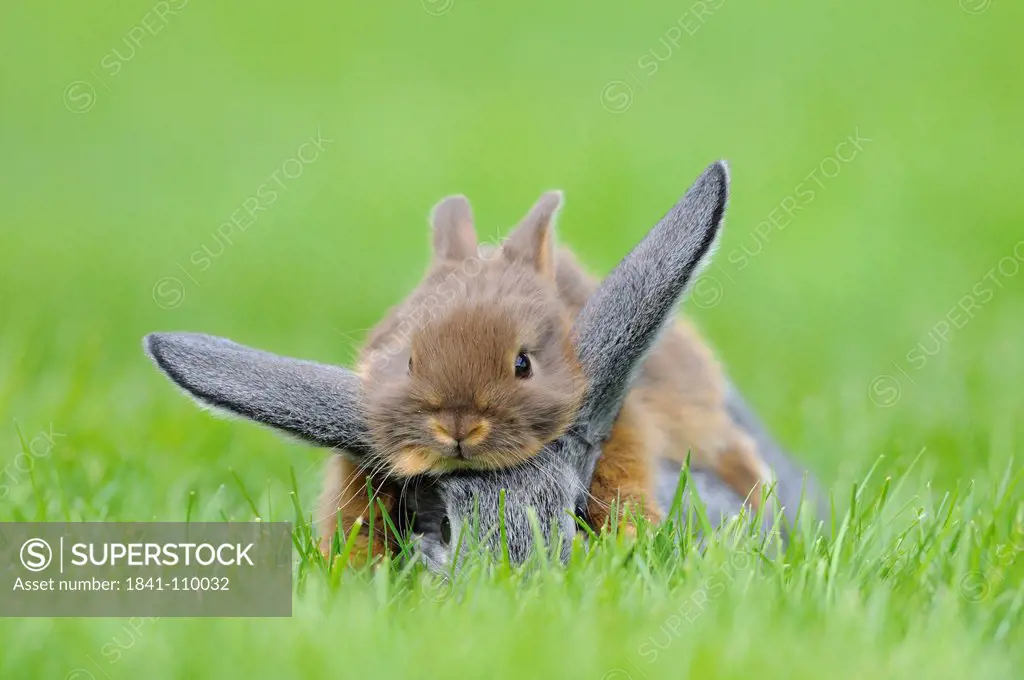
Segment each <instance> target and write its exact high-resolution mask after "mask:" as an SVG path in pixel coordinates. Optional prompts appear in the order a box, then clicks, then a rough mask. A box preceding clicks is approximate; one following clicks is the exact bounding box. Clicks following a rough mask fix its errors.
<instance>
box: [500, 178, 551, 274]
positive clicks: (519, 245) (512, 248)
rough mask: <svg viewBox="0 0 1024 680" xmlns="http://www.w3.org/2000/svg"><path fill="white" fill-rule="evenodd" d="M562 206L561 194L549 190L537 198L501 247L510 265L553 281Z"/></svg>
mask: <svg viewBox="0 0 1024 680" xmlns="http://www.w3.org/2000/svg"><path fill="white" fill-rule="evenodd" d="M561 207H562V192H561V191H549V192H547V193H545V194H544V195H542V196H541V197H540V198H539V199H537V202H536V203H534V204H533V207H532V208H530V212H528V213H527V214H526V217H524V218H523V220H522V222H520V223H519V225H518V226H516V228H515V229H513V230H512V233H511V234H509V236H508V239H507V240H506V241H505V243H504V244H503V245H502V247H501V250H502V252H503V253H504V255H505V258H506V259H507V260H509V261H510V262H523V263H525V264H527V265H529V266H531V267H533V268H534V269H536V270H537V272H539V273H540V274H542V275H543V276H546V277H548V278H550V279H552V280H553V279H554V278H555V244H554V240H555V215H556V214H557V213H558V210H559V208H561Z"/></svg>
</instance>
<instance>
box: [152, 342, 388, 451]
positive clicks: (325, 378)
mask: <svg viewBox="0 0 1024 680" xmlns="http://www.w3.org/2000/svg"><path fill="white" fill-rule="evenodd" d="M143 346H144V347H145V350H146V353H147V354H148V355H149V357H150V358H151V359H152V360H153V362H154V363H155V364H156V365H157V367H159V368H160V370H162V371H163V372H164V373H165V374H167V377H168V378H170V379H171V380H172V381H173V382H174V383H175V384H176V385H178V386H179V387H181V388H182V389H183V390H185V391H186V392H187V393H188V394H189V395H191V396H192V397H194V398H195V399H196V400H197V401H199V403H200V404H202V405H204V406H209V407H212V408H215V409H218V410H224V411H227V412H228V413H231V414H234V415H238V416H242V417H244V418H248V419H249V420H254V421H256V422H257V423H262V424H264V425H269V426H271V427H274V428H277V429H279V430H283V431H285V432H287V433H289V434H292V435H295V436H297V437H299V438H300V439H303V440H305V441H308V442H311V443H313V444H317V445H319V446H326V447H331V448H337V449H343V450H345V451H346V452H347V453H349V454H350V455H351V456H353V457H356V458H358V457H360V456H363V455H365V454H367V453H369V450H370V449H369V446H368V445H367V429H366V424H365V422H364V418H363V415H362V413H361V411H360V409H359V404H360V403H361V400H360V399H359V398H358V394H359V379H358V377H357V376H356V375H355V374H354V373H352V372H351V371H349V370H348V369H345V368H341V367H339V366H328V365H326V364H318V363H315V362H312V361H303V360H301V359H290V358H287V357H282V356H278V355H276V354H271V353H270V352H263V351H260V350H256V349H252V348H250V347H246V346H244V345H239V344H238V343H235V342H232V341H230V340H226V339H224V338H217V337H214V336H211V335H202V334H199V333H151V334H150V335H147V336H146V337H145V338H144V339H143Z"/></svg>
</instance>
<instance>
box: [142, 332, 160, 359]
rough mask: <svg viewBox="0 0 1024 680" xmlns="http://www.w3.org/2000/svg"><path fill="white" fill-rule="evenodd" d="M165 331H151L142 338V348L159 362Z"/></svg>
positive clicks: (147, 354)
mask: <svg viewBox="0 0 1024 680" xmlns="http://www.w3.org/2000/svg"><path fill="white" fill-rule="evenodd" d="M163 335H164V334H163V333H149V334H147V335H145V336H144V337H143V338H142V350H143V351H144V352H145V353H146V356H148V357H149V358H150V359H152V360H153V361H156V362H157V363H159V359H158V355H159V354H160V345H161V344H162V340H163Z"/></svg>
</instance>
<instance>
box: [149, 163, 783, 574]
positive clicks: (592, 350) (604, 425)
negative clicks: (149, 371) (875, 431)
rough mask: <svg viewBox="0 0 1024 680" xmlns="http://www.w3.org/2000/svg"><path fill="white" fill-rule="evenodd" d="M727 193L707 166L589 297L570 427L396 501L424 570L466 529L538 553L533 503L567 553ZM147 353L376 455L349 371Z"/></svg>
mask: <svg viewBox="0 0 1024 680" xmlns="http://www.w3.org/2000/svg"><path fill="white" fill-rule="evenodd" d="M727 194H728V172H727V169H726V166H725V165H724V163H715V164H713V165H711V166H709V167H708V168H707V169H706V170H705V172H704V173H703V174H702V175H701V177H700V178H699V179H698V180H697V181H696V183H695V184H694V185H693V186H692V187H691V188H690V190H689V191H688V192H687V193H686V195H685V196H684V197H683V198H682V200H681V201H680V202H679V203H678V204H677V205H676V206H674V207H673V208H672V209H671V210H670V211H669V212H668V213H667V214H666V215H665V217H664V218H662V220H661V221H660V222H659V223H658V224H657V225H656V226H655V227H654V228H653V229H652V230H651V232H650V233H649V234H648V235H647V236H646V237H645V238H644V240H643V241H642V242H641V243H640V244H638V245H637V246H636V248H634V249H633V251H632V252H630V253H629V255H627V256H626V258H624V259H623V261H622V262H621V263H620V264H619V266H618V267H617V268H616V269H615V270H614V271H613V272H612V273H611V274H609V275H608V277H606V278H605V280H604V281H603V282H602V283H601V285H600V286H599V287H598V289H597V291H596V292H595V293H594V294H593V296H592V297H591V298H590V299H589V300H588V301H587V303H586V305H585V306H584V308H583V310H582V311H581V312H580V314H579V316H578V318H577V319H576V322H575V326H574V329H573V337H574V338H575V345H576V350H577V354H578V357H579V362H580V365H581V367H582V369H583V374H584V376H585V378H586V380H587V386H586V391H585V394H584V396H583V399H582V401H581V406H580V408H579V410H578V412H577V414H576V416H575V418H574V419H573V421H572V424H571V425H570V426H569V428H568V430H567V431H566V432H565V433H564V434H563V435H562V436H561V437H559V438H558V439H556V440H555V441H554V442H552V443H550V444H548V445H547V446H546V447H544V449H543V450H542V451H541V452H540V453H539V454H538V455H537V456H536V457H534V458H533V459H531V460H529V461H526V462H524V463H522V464H520V465H517V466H514V467H510V468H505V469H500V470H488V471H475V470H472V471H471V470H467V471H456V472H452V473H450V474H446V475H441V476H436V477H420V478H416V479H414V480H413V483H412V484H411V485H410V486H409V487H408V491H407V492H406V493H405V494H404V495H403V496H402V497H401V498H400V499H399V503H398V506H397V511H398V512H397V515H398V517H397V522H398V524H399V526H400V527H401V528H403V529H405V528H411V529H412V530H413V531H414V533H415V534H416V535H417V537H418V541H419V545H420V546H421V549H422V553H423V555H424V557H425V559H426V562H427V564H428V565H429V566H430V567H431V568H433V569H435V570H444V569H450V568H451V567H453V566H457V564H458V559H457V558H456V555H455V552H456V547H457V546H458V545H460V540H459V537H460V536H463V535H467V534H468V533H469V531H470V526H471V522H474V523H476V524H475V526H479V527H481V528H483V530H484V531H483V534H484V535H483V538H484V540H485V542H486V543H487V544H488V546H489V547H491V548H499V547H501V546H500V544H501V541H502V539H504V542H505V547H506V549H507V551H508V555H509V558H510V560H511V561H512V562H514V563H521V562H523V561H525V560H526V559H527V557H528V556H529V555H530V553H531V551H532V550H533V549H534V536H535V531H534V526H535V525H534V524H533V523H532V522H531V520H530V518H529V511H528V509H530V508H532V511H533V512H534V513H535V515H536V519H537V520H538V525H539V526H540V527H541V528H542V531H549V530H554V533H553V534H551V535H549V537H548V538H549V540H558V541H559V543H560V545H561V556H562V557H563V559H564V558H566V557H567V556H568V554H569V547H570V543H571V539H572V537H573V536H574V535H575V533H576V530H577V527H576V522H575V520H574V518H573V517H572V513H573V512H574V511H576V510H578V509H579V508H582V507H586V500H587V489H588V488H589V483H590V479H591V477H592V475H593V472H594V467H595V463H596V461H597V459H598V458H599V457H600V454H601V446H602V443H603V442H604V441H605V440H606V439H607V438H608V436H609V432H610V430H611V428H612V425H613V423H614V421H615V418H616V416H617V414H618V412H619V409H620V407H621V405H622V403H623V399H624V397H625V394H626V392H627V391H628V389H629V387H630V385H631V383H632V380H633V377H634V375H635V374H636V371H637V367H638V365H639V364H640V362H641V361H642V360H643V358H644V357H645V356H646V354H647V352H648V351H649V349H650V348H651V347H652V345H653V344H654V343H655V341H656V340H657V339H658V337H659V335H660V333H661V331H662V330H663V328H664V327H665V326H666V324H667V323H668V321H669V320H670V319H671V318H672V317H673V316H674V315H673V312H674V310H675V308H676V306H677V303H678V301H679V299H680V298H681V296H682V294H683V292H684V290H685V289H686V286H687V284H688V283H689V282H690V281H691V280H692V278H693V277H694V276H695V274H696V272H697V271H698V270H699V269H700V267H701V266H702V265H703V264H704V262H705V261H706V259H707V258H708V256H709V254H710V252H711V250H712V246H713V244H714V242H715V239H716V238H717V235H718V233H719V227H720V224H721V220H722V217H723V214H724V211H725V206H726V201H727ZM145 347H146V350H147V352H148V353H149V355H150V357H151V358H152V359H153V361H154V362H155V363H156V364H157V366H158V367H159V368H160V369H161V370H163V371H164V372H165V373H166V374H167V376H168V377H169V378H170V379H171V380H172V381H174V382H175V383H176V384H177V385H178V386H180V387H181V388H183V389H184V390H185V391H186V392H188V393H189V394H190V395H191V396H193V397H195V398H196V399H197V400H199V401H200V402H201V403H203V404H205V405H208V406H210V407H213V408H216V409H223V410H226V411H228V412H230V413H232V414H235V415H241V416H244V417H246V418H249V419H251V420H254V421H256V422H259V423H262V424H265V425H269V426H271V427H274V428H276V429H278V430H283V431H285V432H287V433H290V434H293V435H297V436H298V437H300V438H302V439H304V440H306V441H309V442H312V443H314V444H317V445H320V446H325V447H330V448H333V449H336V450H337V451H338V452H339V453H341V454H342V455H345V456H347V457H348V458H349V459H350V460H353V461H356V462H360V461H362V462H365V461H367V460H370V459H371V458H372V455H373V450H372V446H371V444H370V439H369V437H368V429H367V425H366V419H365V415H364V412H363V409H362V405H361V404H362V402H361V399H360V382H359V378H357V377H356V375H355V374H354V373H352V372H351V371H349V370H347V369H344V368H341V367H336V366H327V365H323V364H317V363H314V362H309V361H302V360H298V359H291V358H286V357H280V356H277V355H274V354H270V353H267V352H262V351H259V350H254V349H251V348H248V347H244V346H242V345H238V344H236V343H233V342H231V341H228V340H224V339H220V338H214V337H210V336H204V335H198V334H187V333H185V334H152V335H149V336H147V337H146V339H145ZM733 403H734V404H735V405H736V409H735V413H734V414H733V415H734V417H735V419H736V421H737V423H739V424H741V426H742V427H744V428H745V429H750V430H751V432H752V433H753V432H754V431H755V430H756V429H757V428H758V427H759V425H758V424H757V423H756V421H755V420H754V419H752V418H751V416H750V413H749V410H747V409H746V407H745V406H743V405H742V402H741V401H739V400H738V395H736V398H735V399H734V402H733ZM761 433H762V434H763V430H762V431H761ZM772 446H774V445H772ZM765 458H766V460H767V461H768V462H769V464H771V465H772V466H774V467H775V468H776V474H777V475H779V477H778V481H777V489H776V494H777V497H778V498H779V499H781V500H782V502H783V506H784V508H785V509H787V511H791V509H792V508H793V507H794V504H795V503H796V501H797V500H798V499H799V497H800V493H801V489H802V480H800V479H798V478H797V477H798V474H797V470H796V467H795V466H794V465H793V464H792V462H791V461H789V459H788V458H787V457H786V456H785V454H784V453H783V452H782V451H781V450H780V449H778V448H777V447H774V448H773V449H772V453H771V455H766V456H765ZM661 474H662V475H663V476H662V481H660V482H659V488H662V489H668V488H672V489H673V490H674V484H673V483H672V481H674V480H672V470H671V468H669V469H667V470H665V471H663V472H662V473H661ZM666 479H667V480H669V481H667V482H664V480H666ZM693 479H694V484H695V486H696V488H697V491H698V493H699V494H700V495H701V496H702V497H705V496H707V497H708V498H709V499H714V504H713V505H712V506H711V507H710V508H709V509H710V510H711V514H712V515H714V516H715V517H722V516H725V515H727V514H734V513H735V512H738V511H739V510H740V508H741V507H742V502H743V499H741V498H739V497H738V496H737V495H736V494H735V493H734V492H731V491H730V490H729V488H728V486H726V485H724V484H723V482H722V480H721V479H718V478H716V477H715V476H714V475H710V474H707V473H701V474H698V475H695V476H694V477H693ZM666 507H667V505H666ZM502 509H503V510H504V517H503V520H504V521H503V522H501V523H500V524H501V525H502V526H503V536H499V532H497V531H494V530H491V529H493V528H494V527H497V526H498V525H499V521H498V519H499V513H500V511H501V510H502ZM413 520H415V522H414V523H413Z"/></svg>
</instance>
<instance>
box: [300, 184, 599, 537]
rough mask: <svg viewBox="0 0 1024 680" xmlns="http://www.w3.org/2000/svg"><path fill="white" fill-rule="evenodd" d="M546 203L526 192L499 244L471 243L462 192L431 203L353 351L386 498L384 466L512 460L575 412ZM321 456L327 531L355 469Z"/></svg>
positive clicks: (355, 506) (361, 504)
mask: <svg viewBox="0 0 1024 680" xmlns="http://www.w3.org/2000/svg"><path fill="white" fill-rule="evenodd" d="M558 202H559V201H558V198H557V197H548V198H547V199H546V200H545V201H542V202H541V203H539V204H538V205H537V206H536V207H535V209H534V210H533V211H531V213H530V214H529V215H528V216H527V218H526V219H525V220H524V221H523V223H522V224H521V225H520V226H519V228H517V229H516V230H515V231H514V232H513V233H512V234H511V235H510V237H509V238H508V240H507V241H506V243H504V244H503V246H502V247H501V248H500V250H497V251H487V252H486V253H485V254H484V255H481V254H480V253H478V252H477V248H476V235H475V232H474V230H473V223H472V215H471V213H470V208H469V203H468V202H467V201H466V199H465V198H463V197H461V196H455V197H450V198H448V199H446V200H444V201H442V202H441V203H439V204H438V205H437V207H436V208H435V209H434V212H433V217H432V220H431V221H432V224H433V232H434V260H433V262H432V263H431V266H430V268H429V270H428V271H427V274H426V276H425V277H424V279H423V281H422V282H421V283H420V285H419V286H418V287H417V288H416V290H414V291H413V293H412V294H411V295H410V296H409V297H408V298H407V299H406V300H405V301H403V302H402V303H401V304H400V305H399V306H398V307H396V308H395V309H393V310H391V311H390V312H389V314H388V315H387V317H386V318H385V319H384V320H383V321H381V323H380V324H378V326H377V327H375V328H374V329H373V330H372V331H371V333H370V335H369V338H368V340H367V342H366V345H365V347H364V348H363V350H362V352H361V354H360V359H359V370H360V374H361V376H362V379H363V397H364V401H365V408H366V419H367V422H368V424H369V427H370V436H371V441H372V442H373V445H374V451H375V465H374V467H373V468H372V469H371V470H369V473H370V477H371V485H372V486H373V488H374V489H376V490H378V491H380V498H381V501H382V502H383V503H384V505H385V507H386V508H387V509H388V510H390V509H391V508H392V507H393V505H394V502H395V499H396V498H397V496H398V493H397V491H398V484H397V482H396V479H397V480H402V479H407V478H409V477H412V476H415V475H420V474H442V473H446V472H451V471H455V470H460V469H478V470H479V469H492V468H501V467H509V466H512V465H515V464H516V463H519V462H522V461H524V460H526V459H528V458H530V457H531V456H534V455H536V454H537V453H538V452H539V451H540V450H541V449H542V448H543V447H544V445H545V444H547V443H549V442H551V441H553V440H555V439H556V438H558V437H559V436H560V435H561V434H562V433H563V432H564V431H565V429H566V427H568V425H569V423H570V421H571V419H572V418H573V416H575V414H576V412H577V410H578V406H579V402H580V399H581V398H582V395H583V390H584V388H585V386H586V385H585V381H584V379H583V376H582V372H581V369H580V367H579V364H578V362H577V360H576V354H575V350H574V348H573V345H572V342H571V329H572V321H573V315H572V314H571V313H570V310H569V309H568V308H567V307H566V306H565V305H564V304H563V303H562V301H561V300H560V299H559V297H558V288H557V286H556V282H555V266H554V260H553V258H552V251H551V249H550V247H549V243H548V241H547V240H543V239H542V240H538V239H537V237H538V236H545V235H547V234H548V233H549V227H548V225H547V222H549V221H550V219H551V217H552V216H553V214H554V211H555V210H556V209H557V207H558ZM538 220H540V221H543V222H544V224H538V223H537V221H538ZM330 466H331V467H330V469H329V470H328V474H327V481H326V484H325V487H324V493H323V495H322V499H321V509H320V513H319V516H320V517H321V518H322V519H323V520H324V522H323V526H322V531H321V534H322V535H324V536H326V537H328V539H329V537H331V536H333V535H334V533H335V529H336V521H337V515H338V514H339V513H340V515H341V521H342V527H343V529H344V530H345V531H346V532H348V531H349V530H350V529H351V527H352V525H353V524H354V523H355V521H356V520H357V519H358V518H360V517H362V518H364V521H365V518H366V516H367V512H368V510H369V507H368V501H369V498H368V495H367V493H366V483H365V480H366V475H367V470H364V469H360V468H357V467H356V466H355V465H353V464H352V463H350V462H347V461H344V460H341V459H340V458H339V459H337V460H333V461H332V462H331V463H330ZM378 526H380V525H378ZM381 529H382V530H383V526H381ZM374 533H375V534H377V535H376V536H375V537H374V542H373V545H372V546H367V545H366V544H365V543H363V542H362V539H360V541H361V542H360V545H359V548H360V549H364V548H365V549H369V550H371V551H372V552H374V553H377V552H380V550H381V549H382V548H383V545H384V534H383V533H381V532H378V531H375V532H374ZM322 548H323V549H324V550H325V551H326V550H327V549H328V548H329V544H324V545H322Z"/></svg>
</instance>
